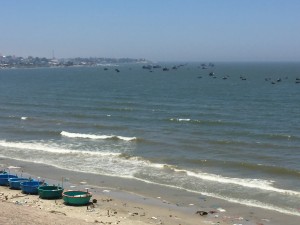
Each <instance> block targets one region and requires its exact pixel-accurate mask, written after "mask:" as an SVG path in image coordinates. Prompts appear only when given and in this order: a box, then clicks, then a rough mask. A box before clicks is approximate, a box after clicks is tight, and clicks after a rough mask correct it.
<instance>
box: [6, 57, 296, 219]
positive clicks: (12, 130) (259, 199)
mask: <svg viewBox="0 0 300 225" xmlns="http://www.w3.org/2000/svg"><path fill="white" fill-rule="evenodd" d="M162 65H163V66H168V67H169V68H170V70H169V71H162V69H161V68H160V69H152V72H150V71H149V70H145V69H142V65H141V64H132V65H129V64H126V65H118V66H107V68H108V70H104V69H103V68H104V67H103V66H97V67H70V68H36V69H6V70H0V156H1V157H6V158H13V159H18V160H25V161H29V162H40V163H45V164H50V165H54V166H57V167H59V168H64V169H68V170H74V171H84V172H88V173H95V174H102V175H108V176H115V177H123V178H128V179H138V180H141V181H145V182H149V183H153V184H159V185H164V186H166V188H178V189H185V190H187V191H189V192H193V193H199V194H203V195H207V196H213V197H217V198H220V199H224V200H227V201H230V202H239V203H241V204H245V205H251V206H256V207H260V208H267V209H270V210H275V211H279V212H283V213H286V214H293V215H298V216H300V83H299V82H300V80H299V79H300V64H299V63H216V64H215V66H214V67H211V66H208V67H207V69H202V68H201V66H200V65H201V63H187V64H185V65H184V66H181V67H178V68H177V69H176V70H175V69H172V66H173V65H176V64H162ZM115 68H118V69H119V70H120V72H119V73H118V72H116V71H115ZM210 72H213V73H214V74H213V75H209V73H210ZM297 78H299V79H297ZM298 80H299V82H298Z"/></svg>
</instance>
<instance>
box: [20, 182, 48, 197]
mask: <svg viewBox="0 0 300 225" xmlns="http://www.w3.org/2000/svg"><path fill="white" fill-rule="evenodd" d="M42 185H47V184H46V183H44V182H43V181H25V182H21V190H22V192H23V193H24V194H33V195H36V194H38V188H39V186H42Z"/></svg>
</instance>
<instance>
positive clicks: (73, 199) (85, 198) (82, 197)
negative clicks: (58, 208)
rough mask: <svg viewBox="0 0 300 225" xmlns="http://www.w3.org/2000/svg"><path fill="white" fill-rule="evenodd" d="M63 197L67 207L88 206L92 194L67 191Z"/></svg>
mask: <svg viewBox="0 0 300 225" xmlns="http://www.w3.org/2000/svg"><path fill="white" fill-rule="evenodd" d="M62 196H63V200H64V202H65V203H66V204H67V205H87V204H88V203H89V202H90V199H91V197H92V194H91V193H90V192H86V191H65V192H64V193H63V194H62Z"/></svg>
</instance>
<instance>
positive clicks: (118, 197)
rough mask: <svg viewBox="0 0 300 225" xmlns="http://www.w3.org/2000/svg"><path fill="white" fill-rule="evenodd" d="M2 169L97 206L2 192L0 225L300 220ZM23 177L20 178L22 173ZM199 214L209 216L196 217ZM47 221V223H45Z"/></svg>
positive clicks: (1, 162) (95, 180)
mask: <svg viewBox="0 0 300 225" xmlns="http://www.w3.org/2000/svg"><path fill="white" fill-rule="evenodd" d="M0 166H1V169H3V168H7V167H9V166H17V167H21V169H18V170H13V169H12V170H11V173H17V174H18V175H19V176H20V175H21V173H22V176H23V177H29V176H31V177H32V178H38V177H40V178H39V179H45V180H46V182H47V183H49V184H55V185H58V184H59V185H62V180H64V183H63V186H64V188H65V190H69V189H73V190H86V188H88V190H89V191H90V192H92V194H93V197H92V199H95V200H96V201H97V203H94V204H91V205H89V206H80V207H74V206H67V205H65V204H64V202H63V200H62V199H59V200H43V199H40V198H39V197H38V196H37V195H25V194H22V193H21V191H19V190H11V189H9V188H8V187H0V224H91V223H94V224H125V225H126V224H128V225H129V224H170V225H173V224H178V225H179V224H181V225H184V224H185V225H194V224H197V225H204V224H225V225H226V224H242V225H253V224H254V225H266V224H274V225H280V224H287V225H288V224H290V225H298V224H299V220H300V218H299V217H297V216H292V215H285V214H282V213H277V212H274V211H269V210H264V209H259V208H254V207H248V206H243V205H240V204H234V203H229V202H226V201H223V200H219V199H215V198H211V197H206V196H199V195H196V194H193V193H188V192H186V191H184V190H177V189H176V190H173V189H169V188H168V189H166V188H165V187H162V186H158V185H153V184H148V183H144V182H141V181H137V180H134V181H132V180H128V179H121V178H116V177H108V176H100V175H96V174H87V173H79V172H73V171H67V170H63V169H59V168H56V167H52V166H49V165H44V164H36V163H28V162H24V161H17V160H11V159H5V158H0ZM22 171H23V172H22ZM199 211H204V212H207V213H208V214H207V215H204V216H202V215H200V213H197V212H199ZM45 218H46V219H45Z"/></svg>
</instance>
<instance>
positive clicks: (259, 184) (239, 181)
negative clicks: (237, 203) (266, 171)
mask: <svg viewBox="0 0 300 225" xmlns="http://www.w3.org/2000/svg"><path fill="white" fill-rule="evenodd" d="M174 171H175V172H185V173H186V174H187V175H188V176H191V177H196V178H200V179H202V180H208V181H213V182H218V183H223V184H235V185H239V186H243V187H247V188H257V189H261V190H267V191H273V192H277V193H281V194H288V195H300V192H297V191H292V190H285V189H280V188H275V187H273V186H272V184H273V183H274V181H272V180H261V179H244V178H234V177H223V176H221V175H216V174H209V173H195V172H191V171H187V170H179V169H174Z"/></svg>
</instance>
